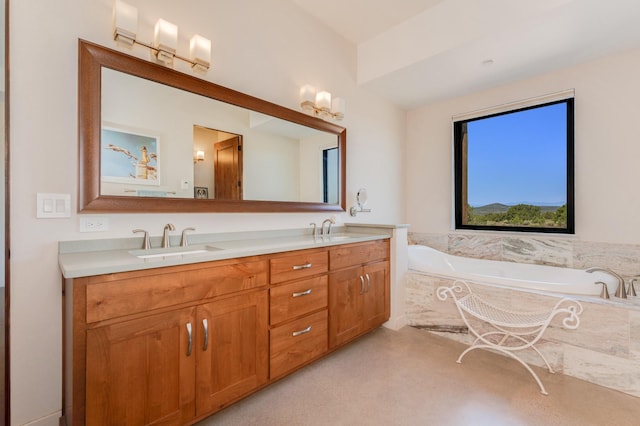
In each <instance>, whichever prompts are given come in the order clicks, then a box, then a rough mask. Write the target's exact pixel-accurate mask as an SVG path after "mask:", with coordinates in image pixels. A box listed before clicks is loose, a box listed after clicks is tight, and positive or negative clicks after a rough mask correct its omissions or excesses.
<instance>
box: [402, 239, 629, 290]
mask: <svg viewBox="0 0 640 426" xmlns="http://www.w3.org/2000/svg"><path fill="white" fill-rule="evenodd" d="M409 244H422V245H426V246H429V247H433V248H435V249H437V250H440V251H443V252H445V253H450V254H455V255H458V256H465V257H473V258H478V259H490V260H504V261H508V262H517V263H531V264H536V265H549V266H560V267H565V268H575V269H587V268H589V267H592V266H601V267H605V268H610V269H612V270H613V271H615V272H617V273H619V274H620V275H622V276H623V277H624V278H625V280H627V281H628V280H629V279H630V278H632V277H634V276H636V275H640V263H638V259H640V244H638V245H635V244H612V243H602V242H593V241H581V240H579V239H577V238H576V237H573V236H567V237H558V236H557V235H555V236H554V235H549V236H548V237H547V236H544V235H539V234H536V235H535V236H526V235H523V236H520V235H514V234H505V235H496V234H495V233H490V234H482V233H468V234H467V233H460V232H455V233H449V234H429V233H418V232H409ZM612 296H613V295H612Z"/></svg>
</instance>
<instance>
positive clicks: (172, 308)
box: [64, 240, 390, 425]
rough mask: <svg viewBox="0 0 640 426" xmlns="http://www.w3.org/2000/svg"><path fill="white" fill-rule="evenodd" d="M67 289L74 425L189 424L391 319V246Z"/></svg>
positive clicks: (185, 268)
mask: <svg viewBox="0 0 640 426" xmlns="http://www.w3.org/2000/svg"><path fill="white" fill-rule="evenodd" d="M65 287H66V288H65V297H64V300H65V304H66V308H65V312H66V314H65V315H66V321H65V323H66V324H67V328H66V329H65V330H66V331H65V341H66V343H65V371H66V373H65V374H66V375H65V380H66V382H67V384H66V389H67V390H66V391H65V398H66V403H65V405H66V407H65V417H66V419H67V424H73V425H84V424H86V425H139V424H144V425H151V424H153V425H160V424H162V425H183V424H190V423H193V422H195V421H196V420H198V419H201V418H204V417H206V416H208V415H210V414H213V413H215V412H216V411H219V410H220V409H221V408H223V407H225V406H228V405H229V404H231V403H233V402H235V401H237V400H239V399H241V398H242V397H244V396H246V395H248V394H250V393H251V392H254V391H255V390H257V389H260V388H261V387H263V386H265V385H266V384H268V383H269V382H270V381H273V380H277V379H279V378H281V377H283V376H285V375H287V374H289V373H291V372H293V371H295V370H296V369H299V368H301V367H302V366H304V365H307V364H309V363H310V362H313V361H314V360H316V359H318V358H320V357H322V356H323V355H325V354H327V353H328V352H329V351H330V350H332V349H335V348H337V347H339V346H340V345H342V344H344V343H346V342H348V341H350V340H352V339H354V338H356V337H357V336H359V335H362V334H364V333H366V332H367V331H369V330H371V329H373V328H375V327H378V326H379V325H381V324H382V323H383V322H385V321H386V320H387V319H388V318H389V306H390V304H389V302H390V301H389V240H377V241H371V242H366V243H355V244H345V245H341V246H332V247H323V248H317V249H308V250H299V251H293V252H287V253H275V254H270V255H262V256H252V257H244V258H239V259H229V260H221V261H215V262H203V263H198V264H190V265H182V266H172V267H162V268H154V269H148V270H139V271H133V272H122V273H113V274H105V275H99V276H91V277H83V278H76V279H73V280H67V281H65Z"/></svg>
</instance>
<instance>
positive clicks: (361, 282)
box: [360, 275, 364, 294]
mask: <svg viewBox="0 0 640 426" xmlns="http://www.w3.org/2000/svg"><path fill="white" fill-rule="evenodd" d="M360 294H364V278H363V277H362V275H360Z"/></svg>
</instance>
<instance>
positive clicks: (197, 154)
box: [193, 151, 204, 164]
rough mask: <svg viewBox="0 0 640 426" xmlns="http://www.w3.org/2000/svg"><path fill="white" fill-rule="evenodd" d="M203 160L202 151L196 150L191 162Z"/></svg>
mask: <svg viewBox="0 0 640 426" xmlns="http://www.w3.org/2000/svg"><path fill="white" fill-rule="evenodd" d="M200 161H204V151H196V152H195V154H194V156H193V164H196V163H198V162H200Z"/></svg>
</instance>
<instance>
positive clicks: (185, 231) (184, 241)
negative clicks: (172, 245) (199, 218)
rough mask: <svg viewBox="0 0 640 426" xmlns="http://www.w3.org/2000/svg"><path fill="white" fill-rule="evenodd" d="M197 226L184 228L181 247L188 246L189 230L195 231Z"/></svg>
mask: <svg viewBox="0 0 640 426" xmlns="http://www.w3.org/2000/svg"><path fill="white" fill-rule="evenodd" d="M195 230H196V228H184V229H183V230H182V238H181V239H180V247H187V246H188V245H189V241H187V231H195Z"/></svg>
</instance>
